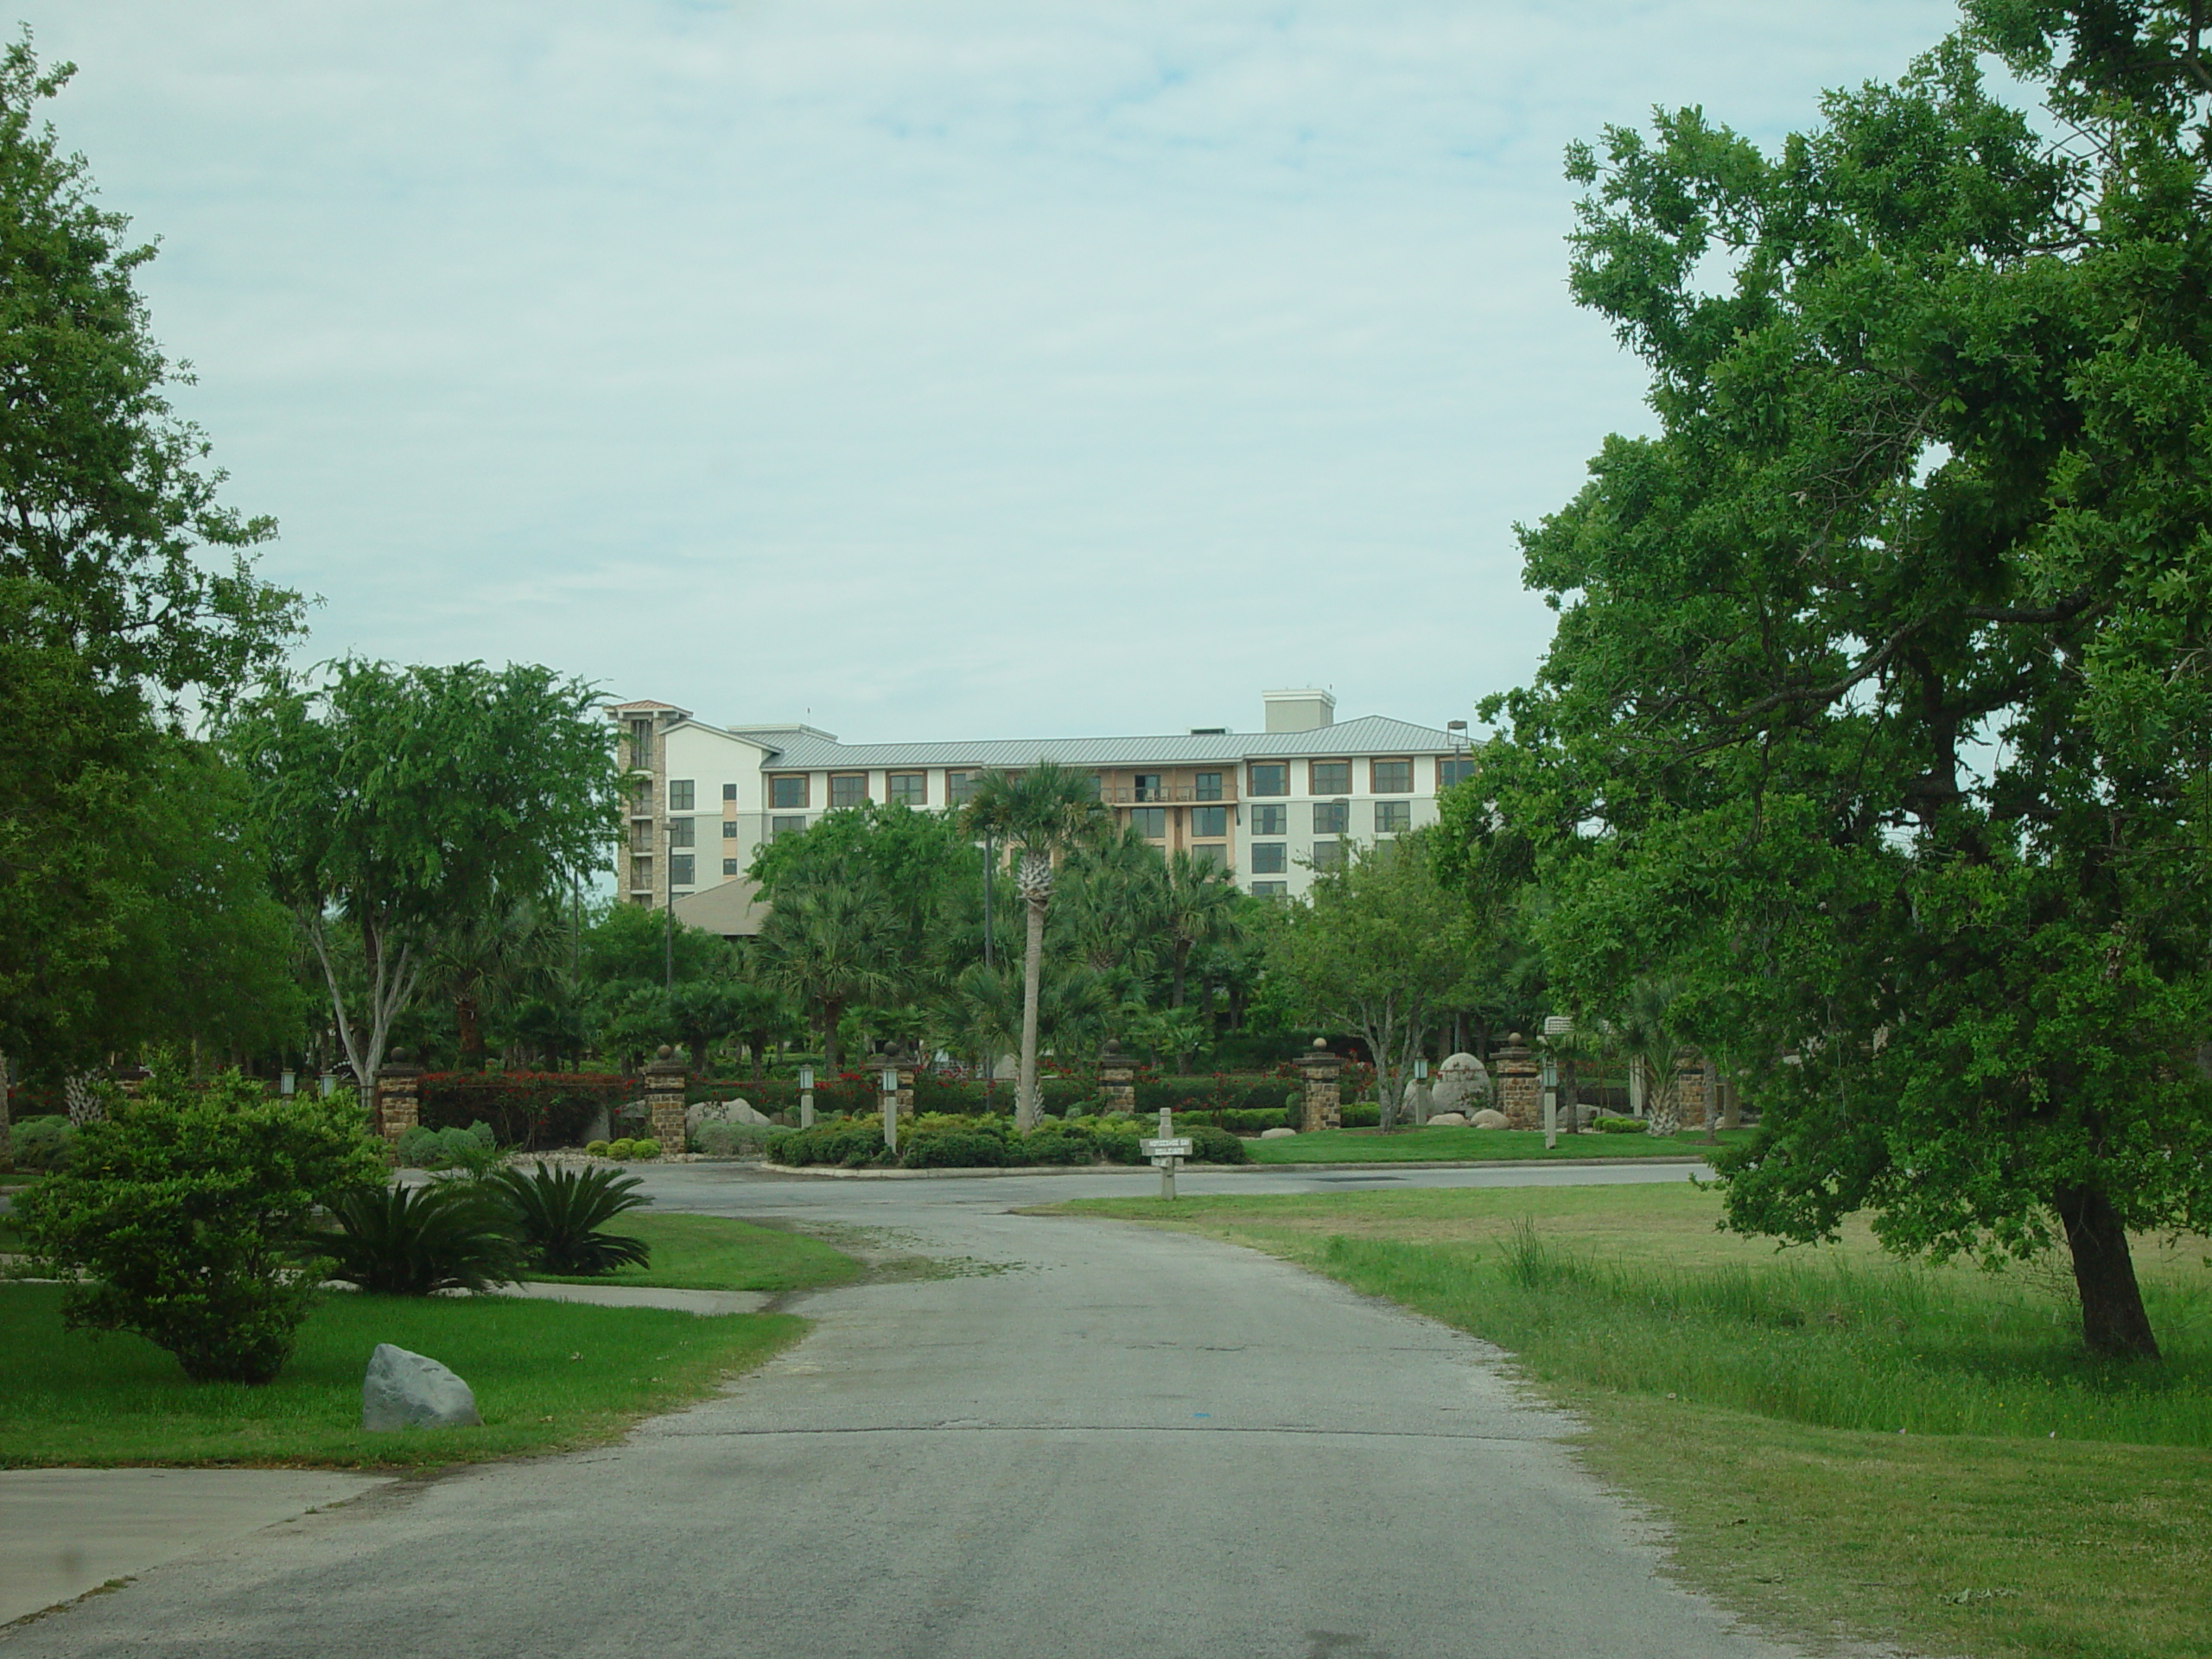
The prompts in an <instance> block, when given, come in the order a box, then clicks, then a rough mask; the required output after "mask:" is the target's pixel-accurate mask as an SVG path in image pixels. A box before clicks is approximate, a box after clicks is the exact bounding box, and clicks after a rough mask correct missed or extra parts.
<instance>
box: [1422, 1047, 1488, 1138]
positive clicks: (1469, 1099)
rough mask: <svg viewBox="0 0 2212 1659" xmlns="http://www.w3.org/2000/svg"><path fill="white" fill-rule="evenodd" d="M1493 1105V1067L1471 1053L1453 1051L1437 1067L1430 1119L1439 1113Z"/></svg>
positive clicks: (1431, 1098)
mask: <svg viewBox="0 0 2212 1659" xmlns="http://www.w3.org/2000/svg"><path fill="white" fill-rule="evenodd" d="M1489 1104H1490V1069H1489V1068H1488V1067H1487V1066H1485V1065H1484V1064H1483V1063H1482V1062H1481V1061H1480V1060H1478V1059H1477V1058H1475V1057H1474V1056H1473V1055H1471V1054H1454V1055H1452V1056H1451V1057H1450V1058H1447V1059H1446V1061H1445V1062H1444V1064H1443V1065H1440V1066H1438V1067H1437V1068H1436V1084H1435V1086H1434V1087H1433V1089H1431V1090H1429V1096H1428V1110H1429V1121H1430V1122H1434V1121H1435V1119H1436V1115H1437V1114H1438V1113H1439V1112H1459V1113H1463V1114H1464V1113H1467V1112H1471V1111H1475V1110H1477V1109H1479V1108H1481V1107H1484V1106H1487V1105H1489Z"/></svg>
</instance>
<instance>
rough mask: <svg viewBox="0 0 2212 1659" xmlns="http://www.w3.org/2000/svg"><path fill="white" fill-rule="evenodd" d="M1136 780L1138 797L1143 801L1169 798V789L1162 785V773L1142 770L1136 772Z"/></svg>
mask: <svg viewBox="0 0 2212 1659" xmlns="http://www.w3.org/2000/svg"><path fill="white" fill-rule="evenodd" d="M1134 781H1135V784H1136V788H1137V793H1136V798H1137V799H1139V800H1141V801H1164V800H1166V798H1167V791H1166V790H1164V789H1162V788H1161V787H1160V774H1159V773H1158V772H1139V773H1137V774H1136V777H1135V780H1134Z"/></svg>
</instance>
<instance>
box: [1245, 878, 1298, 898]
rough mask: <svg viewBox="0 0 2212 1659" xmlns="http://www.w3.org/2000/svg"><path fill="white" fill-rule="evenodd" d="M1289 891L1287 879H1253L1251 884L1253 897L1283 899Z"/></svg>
mask: <svg viewBox="0 0 2212 1659" xmlns="http://www.w3.org/2000/svg"><path fill="white" fill-rule="evenodd" d="M1289 893H1290V884H1289V883H1288V882H1287V881H1255V882H1254V883H1253V884H1252V896H1253V897H1254V898H1255V899H1283V898H1287V897H1288V896H1289Z"/></svg>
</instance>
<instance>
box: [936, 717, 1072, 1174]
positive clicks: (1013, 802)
mask: <svg viewBox="0 0 2212 1659" xmlns="http://www.w3.org/2000/svg"><path fill="white" fill-rule="evenodd" d="M1106 822H1107V818H1106V810H1105V808H1103V807H1102V806H1101V805H1099V804H1098V785H1097V780H1096V779H1095V778H1093V777H1092V776H1091V775H1090V773H1088V772H1077V771H1076V770H1074V769H1073V768H1072V767H1069V766H1062V765H1060V763H1059V762H1058V761H1057V760H1040V761H1039V762H1038V763H1037V764H1036V765H1035V766H1032V767H1031V768H1029V770H1028V771H1027V772H985V773H984V774H983V776H982V778H980V779H977V780H976V792H975V794H973V795H972V796H970V797H969V801H968V810H967V812H966V814H965V817H964V818H963V823H964V825H965V828H966V829H967V831H968V833H969V835H970V836H975V837H976V839H978V840H982V839H985V838H988V839H990V840H993V841H997V842H1004V843H1005V844H1006V845H1007V847H1009V848H1010V849H1013V850H1014V854H1015V855H1016V860H1015V866H1014V887H1015V888H1016V890H1017V891H1018V892H1019V893H1020V894H1021V902H1022V906H1023V907H1024V910H1025V912H1026V920H1027V924H1028V928H1027V932H1028V938H1027V946H1026V948H1025V950H1024V951H1023V954H1022V962H1021V1071H1020V1078H1019V1081H1018V1083H1017V1085H1016V1088H1015V1092H1014V1125H1015V1127H1016V1128H1021V1129H1025V1130H1026V1129H1031V1128H1035V1127H1036V1124H1037V1120H1038V1118H1039V1116H1042V1115H1043V1114H1042V1106H1041V1103H1040V1101H1039V1096H1038V1092H1037V1003H1038V995H1039V988H1040V985H1041V982H1042V980H1043V976H1044V966H1045V915H1046V912H1047V911H1048V910H1050V909H1051V908H1052V864H1053V861H1054V860H1055V859H1057V858H1058V857H1060V856H1061V855H1064V854H1065V853H1066V852H1068V851H1069V850H1070V849H1072V848H1074V847H1076V846H1077V845H1079V844H1081V843H1083V842H1088V841H1091V840H1094V839H1096V836H1097V835H1098V833H1099V832H1100V831H1101V830H1102V829H1103V828H1104V827H1105V825H1106Z"/></svg>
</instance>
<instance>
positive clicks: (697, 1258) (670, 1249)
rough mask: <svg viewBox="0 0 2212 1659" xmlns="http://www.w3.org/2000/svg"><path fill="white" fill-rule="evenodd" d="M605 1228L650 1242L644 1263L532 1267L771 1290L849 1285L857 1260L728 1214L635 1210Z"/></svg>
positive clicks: (618, 1279)
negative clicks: (608, 1269)
mask: <svg viewBox="0 0 2212 1659" xmlns="http://www.w3.org/2000/svg"><path fill="white" fill-rule="evenodd" d="M608 1230H609V1231H610V1232H616V1233H626V1234H629V1235H631V1236H635V1237H638V1238H642V1239H644V1240H645V1243H648V1244H650V1245H652V1251H653V1259H652V1263H651V1264H650V1265H649V1266H646V1267H642V1268H622V1269H621V1270H620V1271H619V1272H616V1273H602V1274H595V1275H594V1276H592V1277H588V1278H585V1277H580V1276H575V1275H569V1274H550V1273H533V1274H528V1275H527V1276H528V1277H529V1278H531V1279H537V1280H542V1281H545V1282H547V1283H550V1284H561V1285H640V1286H642V1285H652V1286H656V1287H661V1288H664V1289H671V1290H763V1291H768V1292H771V1293H775V1294H781V1293H783V1292H785V1291H793V1290H819V1289H821V1288H822V1287H824V1286H827V1285H842V1284H848V1283H849V1282H851V1281H853V1280H855V1279H856V1278H858V1277H859V1276H860V1275H861V1273H862V1271H864V1269H863V1268H862V1265H861V1263H860V1262H855V1261H854V1260H853V1258H852V1257H851V1256H849V1255H845V1254H844V1253H843V1252H842V1251H840V1250H836V1249H831V1248H830V1247H829V1245H827V1244H824V1243H822V1242H821V1241H820V1240H819V1239H815V1238H810V1237H808V1236H806V1235H805V1234H804V1233H793V1232H786V1231H784V1230H781V1229H779V1228H775V1227H762V1226H759V1225H757V1224H754V1223H753V1222H749V1221H735V1220H732V1219H731V1218H729V1217H726V1216H686V1215H677V1214H672V1213H671V1214H666V1215H663V1214H658V1213H656V1212H653V1211H636V1210H632V1211H629V1212H628V1213H627V1214H625V1215H622V1216H619V1217H616V1218H615V1219H614V1221H613V1223H611V1224H609V1227H608Z"/></svg>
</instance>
